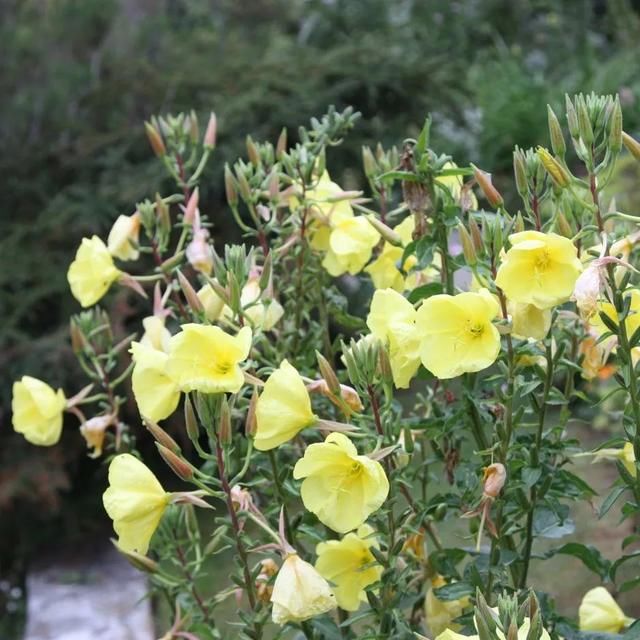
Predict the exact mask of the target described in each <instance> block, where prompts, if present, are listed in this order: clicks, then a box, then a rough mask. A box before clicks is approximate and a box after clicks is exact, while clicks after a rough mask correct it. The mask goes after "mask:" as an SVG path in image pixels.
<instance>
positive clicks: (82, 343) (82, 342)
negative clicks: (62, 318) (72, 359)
mask: <svg viewBox="0 0 640 640" xmlns="http://www.w3.org/2000/svg"><path fill="white" fill-rule="evenodd" d="M69 335H70V336H71V348H72V349H73V353H75V354H76V355H77V354H78V353H82V351H84V349H85V347H86V346H87V341H86V338H85V337H84V334H83V333H82V329H81V328H80V327H79V326H78V323H77V322H76V321H75V320H74V319H73V318H71V319H70V320H69Z"/></svg>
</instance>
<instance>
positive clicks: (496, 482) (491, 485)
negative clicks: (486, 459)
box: [482, 462, 507, 498]
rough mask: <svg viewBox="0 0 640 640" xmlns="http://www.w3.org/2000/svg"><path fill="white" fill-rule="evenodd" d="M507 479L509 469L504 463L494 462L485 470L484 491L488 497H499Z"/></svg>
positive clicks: (483, 478)
mask: <svg viewBox="0 0 640 640" xmlns="http://www.w3.org/2000/svg"><path fill="white" fill-rule="evenodd" d="M506 479H507V470H506V469H505V467H504V465H503V464H500V463H499V462H494V463H493V464H490V465H489V466H488V467H486V468H485V470H484V475H483V477H482V493H483V494H484V496H485V497H487V498H497V497H498V495H499V494H500V492H501V491H502V487H504V483H505V481H506Z"/></svg>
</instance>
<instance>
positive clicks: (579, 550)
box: [546, 542, 611, 580]
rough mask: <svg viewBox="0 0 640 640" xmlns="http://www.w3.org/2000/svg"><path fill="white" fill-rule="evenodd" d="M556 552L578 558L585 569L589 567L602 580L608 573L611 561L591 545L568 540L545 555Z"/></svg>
mask: <svg viewBox="0 0 640 640" xmlns="http://www.w3.org/2000/svg"><path fill="white" fill-rule="evenodd" d="M557 554H562V555H567V556H573V557H574V558H578V559H579V560H581V561H582V563H583V564H584V566H585V567H587V569H590V570H591V571H593V572H594V573H595V574H597V575H598V576H600V578H601V579H602V580H604V579H605V578H606V577H607V576H608V575H609V571H610V568H611V562H610V561H609V560H607V559H606V558H604V557H603V556H602V554H601V553H600V551H598V549H596V548H595V547H593V546H591V545H585V544H581V543H580V542H568V543H567V544H563V545H562V546H561V547H558V548H557V549H552V550H551V551H549V552H548V554H547V556H546V557H547V558H551V557H553V556H555V555H557Z"/></svg>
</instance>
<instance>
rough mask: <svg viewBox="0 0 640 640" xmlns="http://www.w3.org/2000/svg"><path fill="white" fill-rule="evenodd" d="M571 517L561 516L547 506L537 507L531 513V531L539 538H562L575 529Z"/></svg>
mask: <svg viewBox="0 0 640 640" xmlns="http://www.w3.org/2000/svg"><path fill="white" fill-rule="evenodd" d="M575 528H576V527H575V524H574V523H573V521H572V520H571V518H568V517H566V518H562V517H560V516H559V515H558V514H557V513H556V512H555V511H553V510H552V509H549V508H548V507H538V508H537V509H536V510H535V512H534V515H533V532H534V534H535V535H536V536H538V537H540V538H562V537H563V536H567V535H569V534H570V533H573V532H574V531H575Z"/></svg>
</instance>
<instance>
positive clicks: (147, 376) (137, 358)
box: [131, 342, 180, 422]
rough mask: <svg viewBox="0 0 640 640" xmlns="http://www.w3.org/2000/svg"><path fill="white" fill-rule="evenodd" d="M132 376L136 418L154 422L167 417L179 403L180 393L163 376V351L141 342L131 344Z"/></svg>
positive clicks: (165, 367)
mask: <svg viewBox="0 0 640 640" xmlns="http://www.w3.org/2000/svg"><path fill="white" fill-rule="evenodd" d="M131 353H132V355H133V362H134V367H133V373H132V375H131V386H132V388H133V395H134V396H135V399H136V403H137V405H138V410H139V411H140V415H141V416H143V417H145V418H148V419H149V420H152V421H153V422H158V421H160V420H164V419H165V418H167V417H169V416H170V415H171V414H172V413H173V412H174V411H175V410H176V407H177V406H178V402H180V389H179V388H178V385H177V384H176V383H175V382H174V381H173V380H172V379H171V378H170V377H169V376H168V375H167V371H166V369H167V360H168V359H169V357H168V356H167V354H166V353H165V352H164V351H160V350H159V349H154V348H153V347H150V346H148V345H145V344H142V343H141V342H133V343H131Z"/></svg>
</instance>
